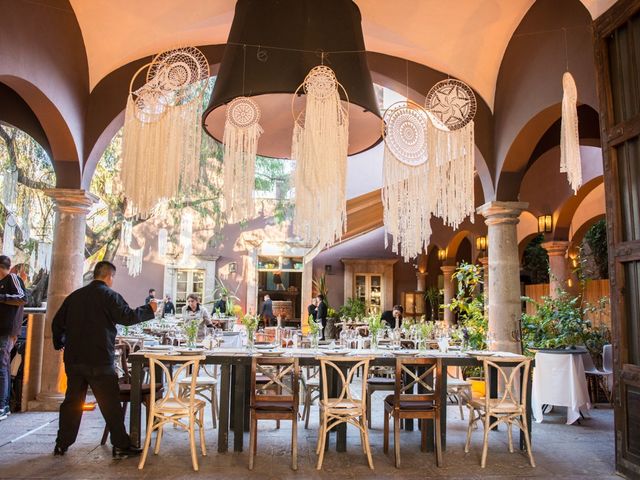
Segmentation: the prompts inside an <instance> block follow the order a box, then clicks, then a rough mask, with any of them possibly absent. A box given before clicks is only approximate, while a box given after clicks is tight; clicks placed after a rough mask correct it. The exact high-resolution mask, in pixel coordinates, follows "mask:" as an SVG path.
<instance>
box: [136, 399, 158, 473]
mask: <svg viewBox="0 0 640 480" xmlns="http://www.w3.org/2000/svg"><path fill="white" fill-rule="evenodd" d="M154 417H155V415H154V412H153V407H152V411H151V413H150V414H149V420H148V422H147V436H146V438H145V439H144V447H143V449H142V457H141V458H140V463H138V470H142V469H143V468H144V462H145V461H146V460H147V454H148V453H149V447H150V446H151V434H152V433H153V419H154Z"/></svg>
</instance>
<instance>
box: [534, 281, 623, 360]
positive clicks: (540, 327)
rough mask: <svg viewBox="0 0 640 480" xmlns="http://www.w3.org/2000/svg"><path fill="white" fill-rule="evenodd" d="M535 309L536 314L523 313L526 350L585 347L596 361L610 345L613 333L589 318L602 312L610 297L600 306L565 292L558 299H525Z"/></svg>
mask: <svg viewBox="0 0 640 480" xmlns="http://www.w3.org/2000/svg"><path fill="white" fill-rule="evenodd" d="M524 300H525V301H527V302H528V303H531V304H533V305H534V306H535V309H536V313H534V314H532V315H531V314H527V313H523V314H522V343H523V347H524V349H525V351H527V352H529V353H530V352H531V351H532V349H540V348H566V347H571V346H575V345H584V346H585V347H586V348H587V350H589V352H590V353H591V355H592V356H593V357H594V358H596V359H597V358H598V357H599V355H600V354H601V352H602V347H603V346H604V345H605V344H606V343H610V341H611V339H610V332H609V330H608V328H607V327H606V326H605V325H604V324H599V325H593V323H592V322H591V320H589V316H590V315H593V314H598V313H600V312H602V311H603V310H604V309H605V308H606V305H607V303H608V299H607V297H603V298H601V299H600V300H599V301H598V303H597V304H595V305H592V304H589V303H586V302H585V303H583V302H581V297H580V296H577V297H574V296H572V295H570V294H569V293H567V292H566V291H564V290H559V291H558V296H557V297H554V298H552V297H549V296H544V297H542V301H541V302H536V301H534V300H532V299H531V298H528V297H525V298H524Z"/></svg>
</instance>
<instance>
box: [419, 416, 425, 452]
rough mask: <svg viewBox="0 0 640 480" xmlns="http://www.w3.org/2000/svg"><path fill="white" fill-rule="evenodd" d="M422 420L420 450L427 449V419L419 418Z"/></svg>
mask: <svg viewBox="0 0 640 480" xmlns="http://www.w3.org/2000/svg"><path fill="white" fill-rule="evenodd" d="M419 422H420V427H421V431H420V450H421V451H423V452H426V451H427V420H424V419H423V420H419Z"/></svg>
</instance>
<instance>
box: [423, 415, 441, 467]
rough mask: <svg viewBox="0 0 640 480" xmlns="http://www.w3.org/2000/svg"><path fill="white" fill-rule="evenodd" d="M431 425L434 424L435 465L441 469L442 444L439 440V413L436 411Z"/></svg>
mask: <svg viewBox="0 0 640 480" xmlns="http://www.w3.org/2000/svg"><path fill="white" fill-rule="evenodd" d="M433 423H434V424H435V433H436V441H435V448H436V465H437V466H438V467H441V466H442V442H441V440H442V439H441V438H440V412H439V411H437V413H436V418H434V419H433ZM425 427H426V425H425ZM425 430H426V428H425Z"/></svg>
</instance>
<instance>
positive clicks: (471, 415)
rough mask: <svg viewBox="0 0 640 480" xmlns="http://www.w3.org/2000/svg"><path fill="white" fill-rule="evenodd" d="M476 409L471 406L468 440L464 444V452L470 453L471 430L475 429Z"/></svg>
mask: <svg viewBox="0 0 640 480" xmlns="http://www.w3.org/2000/svg"><path fill="white" fill-rule="evenodd" d="M473 418H474V411H473V408H471V407H469V426H468V427H467V441H466V442H465V444H464V453H469V446H470V445H471V430H473V424H474V420H473Z"/></svg>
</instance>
